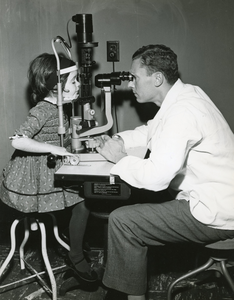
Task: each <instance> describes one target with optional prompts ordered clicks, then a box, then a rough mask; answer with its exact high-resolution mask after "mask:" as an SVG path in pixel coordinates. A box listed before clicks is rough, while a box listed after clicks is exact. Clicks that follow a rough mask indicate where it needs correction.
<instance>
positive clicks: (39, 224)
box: [0, 214, 70, 300]
mask: <svg viewBox="0 0 234 300" xmlns="http://www.w3.org/2000/svg"><path fill="white" fill-rule="evenodd" d="M48 215H50V217H52V221H53V232H54V236H55V238H56V240H57V241H58V242H59V244H61V245H62V246H63V247H64V248H65V249H67V250H68V251H69V250H70V246H69V245H68V244H66V243H65V242H64V241H63V240H62V239H61V238H60V237H59V234H58V226H57V222H56V218H55V217H54V215H53V214H48ZM22 220H24V238H23V241H22V242H21V244H20V247H19V256H20V268H21V270H25V258H24V247H25V245H26V243H27V241H28V239H29V234H30V228H29V220H30V226H31V230H33V231H36V230H38V229H40V232H41V252H42V257H43V260H44V263H45V267H46V270H47V273H48V276H49V279H50V284H51V290H50V289H49V288H47V287H46V290H47V291H49V292H51V294H52V300H57V284H56V280H55V277H54V273H53V269H52V268H51V265H50V261H49V258H48V254H47V244H46V229H45V224H44V222H43V221H40V220H39V219H37V218H34V217H33V218H30V216H29V217H25V218H24V219H22ZM20 221H21V220H19V219H16V220H14V222H13V223H12V225H11V229H10V237H11V249H10V252H9V254H8V256H7V258H6V259H5V261H4V262H3V264H2V265H1V267H0V278H1V276H2V275H3V272H4V270H5V269H6V268H7V266H8V264H9V262H10V261H11V259H12V257H13V255H14V253H15V249H16V227H17V225H18V224H19V222H20ZM27 265H28V263H27ZM31 269H32V267H31ZM33 271H34V273H35V275H36V276H37V277H38V279H41V278H40V273H37V272H36V271H35V270H34V269H33ZM42 273H43V272H42ZM28 278H30V277H28ZM41 282H42V279H41ZM12 284H14V283H12Z"/></svg>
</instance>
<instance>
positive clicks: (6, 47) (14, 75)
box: [0, 0, 234, 170]
mask: <svg viewBox="0 0 234 300" xmlns="http://www.w3.org/2000/svg"><path fill="white" fill-rule="evenodd" d="M81 13H90V14H92V15H93V26H94V33H93V41H95V42H98V43H99V45H98V47H97V48H95V50H94V60H95V61H96V62H97V66H96V69H95V71H94V74H93V75H96V74H98V73H109V72H111V71H112V63H110V62H107V60H106V41H113V40H118V41H119V42H120V62H118V63H116V64H115V69H116V70H117V71H122V70H128V69H129V67H130V62H131V56H132V54H133V52H134V51H135V50H136V49H138V48H139V47H141V46H142V45H146V44H150V43H162V44H166V45H167V46H169V47H171V48H172V49H173V50H174V51H175V52H176V53H177V54H178V61H179V66H180V73H181V78H182V80H183V81H184V82H188V83H192V84H196V85H199V86H200V87H201V88H203V89H204V90H205V91H206V92H207V93H208V95H209V96H210V97H211V98H212V100H213V101H214V102H215V104H216V105H217V106H218V107H219V109H220V110H221V111H222V113H223V114H224V116H225V117H226V119H227V120H228V122H229V124H230V126H231V128H232V129H233V130H234V119H233V111H234V101H233V96H234V76H233V69H234V35H233V28H234V2H233V0H147V1H146V0H127V1H126V0H98V1H97V0H50V1H48V0H1V1H0V91H1V96H0V104H1V106H0V128H1V130H0V170H2V168H3V167H4V165H5V164H6V162H7V161H8V160H9V158H10V156H11V154H12V151H13V149H12V147H11V144H10V142H9V140H8V137H9V136H11V135H12V134H13V132H14V130H15V128H17V127H18V126H19V125H20V124H21V123H22V122H23V121H24V119H25V117H26V115H27V113H28V110H29V107H30V106H29V102H28V97H27V96H28V95H27V87H28V86H27V69H28V64H29V62H30V61H31V60H32V59H33V58H35V57H36V56H37V55H39V54H41V53H43V52H50V53H52V47H51V40H52V38H53V37H55V36H57V35H60V36H62V37H64V38H65V39H67V33H66V25H67V22H68V20H69V19H71V17H72V16H74V15H75V14H81ZM68 27H69V31H70V34H71V36H72V38H74V37H75V36H76V32H75V23H74V22H70V23H69V26H68ZM72 55H73V58H74V60H76V59H77V54H76V44H75V42H73V48H72ZM126 87H127V85H126V84H125V83H123V84H122V85H121V86H118V87H117V90H118V91H117V92H116V103H117V108H116V110H117V116H118V123H119V130H120V131H121V130H125V129H131V128H134V127H135V126H137V125H140V124H142V123H144V122H145V121H146V119H147V117H151V116H152V114H153V113H152V108H151V107H150V106H148V105H139V104H136V103H135V101H134V98H133V97H132V95H131V93H129V92H128V90H127V88H126ZM93 94H94V95H95V96H96V97H97V99H98V98H99V97H98V96H99V95H100V89H98V88H96V87H94V88H93ZM94 108H95V110H96V115H97V120H98V121H99V123H100V124H102V122H103V118H102V115H103V105H102V103H101V104H100V103H99V101H97V103H95V105H94ZM154 112H155V110H154ZM115 129H116V128H115V127H114V130H115Z"/></svg>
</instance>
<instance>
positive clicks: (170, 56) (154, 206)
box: [97, 45, 234, 300]
mask: <svg viewBox="0 0 234 300" xmlns="http://www.w3.org/2000/svg"><path fill="white" fill-rule="evenodd" d="M130 73H131V74H132V76H133V80H132V81H130V82H129V87H130V88H131V89H132V91H133V93H134V95H135V97H136V100H137V101H138V102H139V103H145V102H153V103H155V104H156V105H157V106H159V107H160V109H159V111H158V113H157V114H156V115H155V117H154V119H153V120H150V121H149V122H148V123H147V125H143V126H140V127H137V128H136V129H135V130H128V131H124V132H121V133H118V135H115V136H114V137H112V138H110V137H109V136H102V137H100V138H97V140H98V141H99V143H100V145H99V147H97V151H98V152H99V153H101V154H102V155H103V156H104V157H106V158H107V159H108V160H109V161H112V162H114V163H115V165H114V166H113V168H112V170H111V173H112V174H114V175H118V176H120V178H121V179H122V180H124V181H126V182H127V183H129V184H130V185H132V186H133V187H136V188H139V189H146V190H151V191H155V192H157V191H161V190H164V189H167V188H168V189H170V190H171V191H173V193H174V197H172V200H171V201H167V202H164V203H145V204H136V205H131V206H127V207H122V208H118V209H117V210H115V211H114V212H112V213H111V215H110V217H109V236H108V258H107V266H106V271H105V274H104V278H103V283H104V284H105V285H106V286H107V287H109V288H110V289H113V290H117V291H119V292H121V293H123V295H128V296H124V297H128V299H129V300H136V299H137V300H144V299H145V292H146V288H147V249H148V248H147V246H148V245H150V246H156V245H165V244H168V243H188V242H189V243H193V242H194V243H199V244H206V243H210V242H216V241H218V240H225V239H227V238H233V237H234V184H233V179H234V135H233V133H232V131H231V129H230V128H229V126H228V124H227V122H226V121H225V119H224V117H223V115H222V114H221V113H220V111H219V110H218V109H217V107H216V106H215V105H214V103H213V102H212V101H211V100H210V98H209V97H208V96H207V95H206V94H205V93H204V91H203V90H201V88H199V87H197V86H193V85H191V84H184V83H183V82H182V81H181V80H180V79H179V72H178V65H177V55H176V54H175V53H174V52H173V51H172V50H171V49H170V48H168V47H166V46H164V45H149V46H145V47H142V48H140V49H139V50H137V51H136V52H135V53H134V54H133V57H132V65H131V69H130ZM139 146H145V147H147V148H148V152H149V153H150V154H149V156H148V158H145V159H142V158H139V157H136V156H132V155H127V150H128V149H129V148H131V147H139ZM119 299H120V298H119Z"/></svg>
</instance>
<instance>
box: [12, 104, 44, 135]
mask: <svg viewBox="0 0 234 300" xmlns="http://www.w3.org/2000/svg"><path fill="white" fill-rule="evenodd" d="M49 115H50V112H49V111H48V109H46V108H44V107H40V108H38V107H34V108H32V109H31V110H30V111H29V114H28V116H27V118H26V120H25V122H24V123H23V124H22V125H20V127H19V129H17V130H16V131H15V134H14V136H16V137H20V136H24V137H28V138H33V137H34V135H35V134H37V133H38V132H39V131H40V130H41V128H42V127H43V126H44V125H45V123H46V121H47V120H48V117H49Z"/></svg>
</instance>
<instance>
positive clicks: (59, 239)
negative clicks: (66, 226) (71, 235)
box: [49, 214, 70, 251]
mask: <svg viewBox="0 0 234 300" xmlns="http://www.w3.org/2000/svg"><path fill="white" fill-rule="evenodd" d="M49 215H50V216H51V218H52V220H53V231H54V236H55V238H56V240H57V241H58V242H59V244H60V245H62V246H63V247H64V248H65V249H67V250H68V251H70V246H68V244H67V243H65V242H64V241H63V240H62V239H61V238H60V237H59V234H58V226H57V222H56V218H55V216H54V215H53V214H49Z"/></svg>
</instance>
